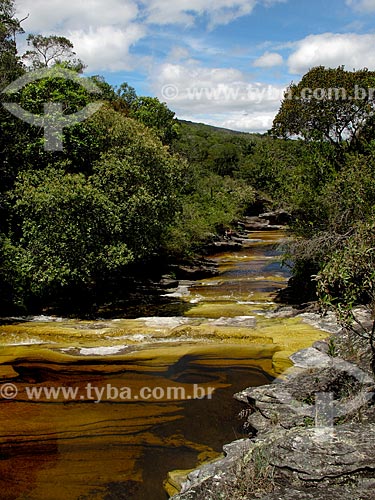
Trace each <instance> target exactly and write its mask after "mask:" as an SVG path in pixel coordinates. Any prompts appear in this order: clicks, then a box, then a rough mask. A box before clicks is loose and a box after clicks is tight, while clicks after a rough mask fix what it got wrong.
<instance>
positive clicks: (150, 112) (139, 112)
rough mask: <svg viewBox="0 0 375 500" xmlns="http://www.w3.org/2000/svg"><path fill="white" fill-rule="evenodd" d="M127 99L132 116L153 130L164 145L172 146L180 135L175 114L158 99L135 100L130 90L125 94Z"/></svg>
mask: <svg viewBox="0 0 375 500" xmlns="http://www.w3.org/2000/svg"><path fill="white" fill-rule="evenodd" d="M125 98H127V99H128V101H130V102H131V113H130V116H131V117H132V118H135V119H136V120H139V121H140V122H142V123H144V124H145V125H146V126H147V127H149V128H151V129H153V130H154V131H155V132H156V133H157V135H158V136H159V137H160V139H161V141H162V142H163V144H171V142H172V141H173V140H174V139H175V138H176V137H177V135H178V124H177V122H176V120H175V118H174V116H175V114H174V112H173V111H171V110H170V109H169V108H168V107H167V105H166V104H165V103H163V102H160V101H159V99H158V98H157V97H138V98H137V99H135V100H133V98H132V93H131V90H130V89H127V91H126V92H125Z"/></svg>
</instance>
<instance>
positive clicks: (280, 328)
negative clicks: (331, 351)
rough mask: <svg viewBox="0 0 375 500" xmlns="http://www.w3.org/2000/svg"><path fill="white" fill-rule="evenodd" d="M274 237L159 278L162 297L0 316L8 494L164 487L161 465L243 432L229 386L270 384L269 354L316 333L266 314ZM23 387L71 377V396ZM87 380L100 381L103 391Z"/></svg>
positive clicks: (175, 463) (281, 278) (197, 459)
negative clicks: (101, 308)
mask: <svg viewBox="0 0 375 500" xmlns="http://www.w3.org/2000/svg"><path fill="white" fill-rule="evenodd" d="M283 236H284V233H283V232H282V231H263V232H253V233H250V234H249V237H248V238H247V242H246V245H244V247H243V248H242V249H241V250H237V251H234V252H233V251H231V252H227V253H219V254H216V255H212V256H211V258H212V260H213V262H214V263H215V265H216V266H217V268H218V270H219V275H218V276H214V277H207V278H205V279H199V280H197V281H193V280H185V281H184V280H182V281H181V280H180V281H179V283H178V286H177V287H176V286H175V287H174V288H164V289H163V290H162V296H163V297H164V298H165V303H163V304H161V305H159V306H158V307H152V308H149V309H147V308H146V307H144V305H142V304H141V306H142V307H141V309H140V310H139V309H138V310H137V309H134V310H132V311H131V312H132V315H133V316H132V317H130V318H129V317H126V316H127V314H126V313H129V312H130V311H124V314H123V316H122V317H121V316H119V317H116V318H113V317H112V318H109V319H106V318H100V319H94V320H92V319H90V320H88V319H87V320H83V319H81V320H77V319H75V318H64V317H56V316H53V317H51V316H50V317H48V316H37V317H29V318H13V319H11V320H10V319H9V321H8V322H7V324H2V325H1V327H0V344H1V356H0V364H1V367H0V377H1V379H2V380H1V385H2V384H11V387H12V386H16V388H17V391H18V393H17V396H16V397H15V398H14V399H12V400H1V401H0V408H1V410H2V412H1V413H2V414H3V415H6V417H7V418H6V419H5V418H4V419H3V421H2V431H1V433H0V454H1V456H2V457H3V460H2V471H3V474H2V476H1V477H0V488H1V489H2V491H9V492H12V493H11V494H10V495H9V498H8V499H7V500H15V499H16V498H20V497H21V496H23V497H27V498H28V499H30V500H38V499H40V498H48V492H50V491H53V493H54V500H60V499H61V500H64V499H66V498H67V497H69V498H72V499H78V498H85V497H86V498H88V497H90V498H92V497H93V496H94V495H95V498H98V500H99V499H104V498H107V497H110V496H112V497H116V495H117V498H119V497H126V498H128V499H132V500H143V499H144V498H153V499H157V500H165V492H164V490H163V481H164V480H165V478H166V477H167V474H168V472H169V471H171V470H173V469H176V468H179V469H189V468H190V469H192V468H193V467H195V466H196V464H197V463H203V462H207V460H210V459H213V458H215V457H218V456H220V453H221V450H222V446H223V444H224V443H225V442H230V441H231V440H233V439H238V438H239V437H241V436H243V435H245V434H244V433H243V429H242V425H241V422H240V421H239V420H238V419H237V415H238V413H239V412H240V411H241V403H240V402H236V401H233V398H232V395H233V393H234V392H238V391H240V390H241V389H243V387H247V386H252V387H255V386H261V385H265V384H268V383H269V382H271V381H272V380H273V378H274V376H275V375H276V372H275V368H276V369H277V365H275V359H276V358H275V356H278V355H279V353H282V352H284V353H285V352H288V351H289V352H290V353H291V352H294V351H296V350H298V349H300V348H302V347H307V346H309V345H311V344H312V343H313V342H314V341H315V340H317V339H319V338H322V337H323V336H324V335H325V334H324V332H320V331H319V330H318V329H316V328H314V327H313V326H311V325H308V324H306V323H304V322H303V321H302V319H299V318H282V317H274V318H273V317H267V316H268V314H269V313H270V312H271V311H272V310H273V309H274V308H275V307H277V304H275V303H274V302H273V296H274V294H275V293H276V291H277V290H279V289H280V288H281V287H283V286H285V285H286V282H287V280H288V277H289V273H288V270H287V269H284V268H282V267H281V265H280V256H279V252H278V251H277V250H276V248H275V244H277V243H278V242H279V241H280V239H281V238H283ZM140 313H141V314H140ZM289 363H290V362H289ZM280 369H283V368H280ZM90 384H91V385H90ZM195 386H196V387H199V388H200V389H202V390H203V389H204V390H207V391H208V389H209V388H210V389H211V390H212V389H213V396H212V399H208V398H204V399H197V398H195V397H194V387H195ZM6 387H7V385H6ZM30 387H31V388H34V389H36V390H42V391H43V390H44V389H43V388H48V390H56V391H61V388H62V387H63V388H65V389H66V390H68V389H73V390H76V389H77V388H78V389H77V390H78V400H77V399H69V400H65V399H64V394H62V393H59V394H60V397H59V398H58V399H57V400H46V398H42V400H38V401H29V400H28V395H27V390H29V389H27V388H30ZM87 387H96V388H97V390H98V391H100V392H102V391H104V392H103V394H104V395H103V396H102V397H101V398H100V402H97V403H96V402H95V400H97V399H99V398H94V399H93V397H92V394H88V393H87V389H86V388H87ZM108 388H110V389H111V390H112V391H113V393H116V391H118V392H119V393H120V391H121V390H122V389H123V388H130V389H131V393H132V394H134V396H135V397H134V398H129V399H127V400H125V401H124V400H121V399H113V393H112V392H108V391H107V389H108ZM142 388H150V389H151V390H153V389H155V390H156V391H157V392H156V393H155V397H152V398H149V399H147V400H142V399H139V395H140V394H141V393H140V391H141V390H142ZM168 390H169V391H172V395H171V396H172V397H169V398H168ZM136 397H137V398H138V399H136ZM25 422H27V426H26V427H25ZM25 471H27V473H25ZM77 471H79V473H77Z"/></svg>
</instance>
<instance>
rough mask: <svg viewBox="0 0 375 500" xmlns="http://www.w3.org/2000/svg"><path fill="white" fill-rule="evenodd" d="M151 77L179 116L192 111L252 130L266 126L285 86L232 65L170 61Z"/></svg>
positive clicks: (158, 92) (222, 123)
mask: <svg viewBox="0 0 375 500" xmlns="http://www.w3.org/2000/svg"><path fill="white" fill-rule="evenodd" d="M151 81H152V84H153V92H154V93H155V94H156V95H157V96H158V97H159V98H160V99H161V100H162V101H165V102H166V103H167V105H168V106H169V107H170V108H171V109H173V110H174V111H175V112H176V114H177V116H178V117H180V118H185V119H188V118H187V117H189V116H191V115H192V113H193V114H194V115H195V116H196V117H199V116H204V117H205V121H206V122H207V123H209V122H210V121H209V120H211V122H212V124H215V125H217V126H225V127H229V128H234V129H237V130H242V129H244V130H252V131H256V132H258V131H263V132H264V131H266V130H267V129H268V128H269V125H270V124H271V123H272V120H273V117H274V116H275V114H276V112H277V111H278V109H279V107H280V102H281V100H282V98H283V93H284V90H285V87H284V86H281V85H279V86H277V85H268V84H264V83H260V82H255V81H253V80H251V79H250V78H249V77H247V76H246V75H245V74H243V73H242V72H241V71H238V70H236V69H233V68H205V67H202V66H197V65H190V66H188V65H181V64H171V63H167V64H163V65H162V66H160V67H158V68H157V70H156V71H155V73H154V75H152V80H151ZM207 116H208V117H210V119H208V118H207ZM196 120H197V118H196ZM207 120H208V121H207Z"/></svg>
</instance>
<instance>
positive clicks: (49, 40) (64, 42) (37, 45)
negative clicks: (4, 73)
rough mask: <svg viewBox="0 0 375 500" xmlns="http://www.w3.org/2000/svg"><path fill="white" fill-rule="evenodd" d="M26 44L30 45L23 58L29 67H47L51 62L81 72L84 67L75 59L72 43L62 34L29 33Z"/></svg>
mask: <svg viewBox="0 0 375 500" xmlns="http://www.w3.org/2000/svg"><path fill="white" fill-rule="evenodd" d="M27 45H28V46H29V47H31V50H28V51H26V52H25V54H24V55H23V59H24V60H25V61H27V62H29V63H30V64H31V69H34V70H35V69H40V68H48V67H50V66H52V65H53V64H60V65H61V64H62V65H65V67H67V68H69V69H74V70H75V71H77V72H82V71H83V69H84V68H85V66H84V64H83V63H82V61H81V60H79V59H76V58H75V55H76V53H75V52H74V51H73V44H72V42H71V41H70V40H68V39H67V38H65V37H64V36H56V35H51V36H43V35H32V34H31V35H29V36H28V37H27Z"/></svg>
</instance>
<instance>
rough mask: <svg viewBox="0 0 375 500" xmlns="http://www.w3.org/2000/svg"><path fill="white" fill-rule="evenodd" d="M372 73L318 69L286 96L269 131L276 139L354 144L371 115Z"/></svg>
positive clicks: (366, 71) (310, 72)
mask: <svg viewBox="0 0 375 500" xmlns="http://www.w3.org/2000/svg"><path fill="white" fill-rule="evenodd" d="M374 84H375V72H372V71H368V70H367V69H363V70H358V71H345V70H344V67H343V66H340V67H338V68H336V69H330V68H325V67H324V66H318V67H315V68H313V69H311V70H310V71H309V72H308V73H306V75H304V76H303V78H302V80H301V81H300V82H299V83H298V84H295V83H292V84H291V85H290V86H289V88H288V89H287V91H286V93H285V97H284V100H283V102H282V104H281V108H280V111H279V113H278V114H277V116H276V118H275V120H274V123H273V128H272V133H273V134H274V135H275V136H277V137H291V136H300V137H303V138H304V139H307V140H312V141H328V142H331V143H332V144H341V143H343V142H349V143H355V142H356V141H357V139H358V137H359V136H360V134H361V132H362V130H363V127H364V125H365V123H366V121H367V120H368V118H369V117H371V116H372V115H373V114H374V106H375V102H374V98H375V96H374V95H373V92H369V89H373V88H374Z"/></svg>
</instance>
